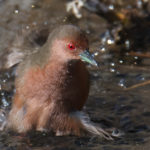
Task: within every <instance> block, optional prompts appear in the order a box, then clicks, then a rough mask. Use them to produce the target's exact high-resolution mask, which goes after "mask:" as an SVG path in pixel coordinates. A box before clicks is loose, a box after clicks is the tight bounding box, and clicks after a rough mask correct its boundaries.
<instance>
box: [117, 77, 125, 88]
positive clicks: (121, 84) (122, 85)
mask: <svg viewBox="0 0 150 150" xmlns="http://www.w3.org/2000/svg"><path fill="white" fill-rule="evenodd" d="M118 85H119V86H121V87H126V86H125V79H120V81H119V83H118Z"/></svg>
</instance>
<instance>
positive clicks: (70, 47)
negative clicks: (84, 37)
mask: <svg viewBox="0 0 150 150" xmlns="http://www.w3.org/2000/svg"><path fill="white" fill-rule="evenodd" d="M68 48H69V49H70V50H75V48H76V47H75V45H74V44H71V43H70V44H68Z"/></svg>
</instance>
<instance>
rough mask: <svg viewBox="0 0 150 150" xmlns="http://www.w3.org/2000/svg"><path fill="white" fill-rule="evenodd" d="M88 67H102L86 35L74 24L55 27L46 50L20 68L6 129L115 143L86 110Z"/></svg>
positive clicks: (19, 66) (88, 83) (21, 64)
mask: <svg viewBox="0 0 150 150" xmlns="http://www.w3.org/2000/svg"><path fill="white" fill-rule="evenodd" d="M85 62H88V63H90V64H92V65H95V66H98V63H97V62H96V61H95V60H94V58H93V56H92V55H91V54H90V52H89V42H88V39H87V37H86V35H85V33H84V32H83V31H82V30H80V28H79V27H77V26H75V25H71V24H66V25H60V26H58V27H56V28H55V29H54V30H53V31H52V32H51V33H50V34H49V37H48V39H47V41H46V43H45V44H44V46H43V47H41V49H40V50H39V51H38V52H36V53H33V54H31V55H30V56H28V57H26V58H25V59H24V61H22V62H21V63H20V64H19V65H18V68H17V71H16V74H17V75H16V79H15V87H16V92H15V95H14V97H13V101H12V106H11V110H10V112H9V115H8V121H7V127H8V128H9V129H12V130H13V131H15V132H18V133H28V132H30V131H32V130H35V131H41V132H49V131H52V132H53V133H54V134H55V135H56V136H65V135H75V136H81V135H83V134H85V133H90V134H93V135H98V136H101V137H104V138H105V139H109V140H110V139H112V137H111V136H110V134H109V133H108V132H106V131H105V130H104V129H102V128H101V127H99V126H97V125H95V124H94V123H93V122H92V121H90V118H89V116H88V115H87V114H86V113H84V112H83V110H82V109H83V106H84V105H85V102H86V101H87V98H88V94H89V87H90V81H89V72H88V70H87V68H86V64H85Z"/></svg>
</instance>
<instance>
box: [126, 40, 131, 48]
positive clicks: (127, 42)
mask: <svg viewBox="0 0 150 150" xmlns="http://www.w3.org/2000/svg"><path fill="white" fill-rule="evenodd" d="M125 46H126V48H127V49H129V48H130V41H129V40H126V41H125Z"/></svg>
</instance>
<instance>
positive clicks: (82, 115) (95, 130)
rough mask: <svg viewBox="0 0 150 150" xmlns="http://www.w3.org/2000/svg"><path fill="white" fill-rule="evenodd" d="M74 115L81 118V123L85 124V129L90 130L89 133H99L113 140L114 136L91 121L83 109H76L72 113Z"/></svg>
mask: <svg viewBox="0 0 150 150" xmlns="http://www.w3.org/2000/svg"><path fill="white" fill-rule="evenodd" d="M71 115H73V116H74V117H76V118H77V119H79V120H80V122H81V124H82V125H83V127H84V129H85V130H86V131H88V132H89V133H92V134H94V135H98V136H101V137H104V138H105V139H107V140H113V138H112V137H111V136H110V134H109V133H107V132H106V131H105V130H103V129H102V128H101V127H98V126H97V125H96V124H94V123H93V122H91V120H90V118H89V116H88V115H87V114H85V113H84V112H81V111H76V112H74V113H72V114H71Z"/></svg>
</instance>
